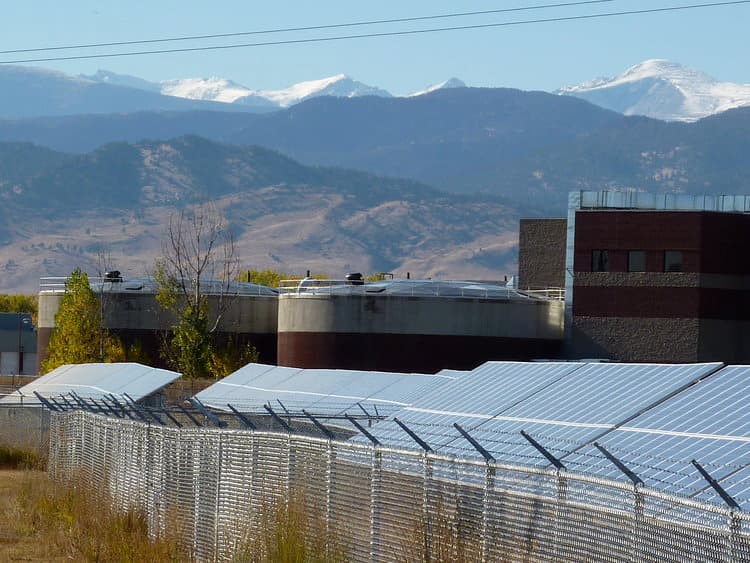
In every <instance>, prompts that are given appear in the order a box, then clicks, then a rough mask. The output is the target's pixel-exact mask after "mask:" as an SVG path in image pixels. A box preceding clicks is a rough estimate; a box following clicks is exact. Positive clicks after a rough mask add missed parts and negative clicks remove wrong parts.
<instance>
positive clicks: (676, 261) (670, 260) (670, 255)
mask: <svg viewBox="0 0 750 563" xmlns="http://www.w3.org/2000/svg"><path fill="white" fill-rule="evenodd" d="M664 271H665V272H683V271H684V270H683V268H682V251H681V250H665V251H664Z"/></svg>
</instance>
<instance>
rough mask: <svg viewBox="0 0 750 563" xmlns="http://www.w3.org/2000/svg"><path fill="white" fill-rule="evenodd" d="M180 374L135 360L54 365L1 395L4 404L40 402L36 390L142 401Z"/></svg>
mask: <svg viewBox="0 0 750 563" xmlns="http://www.w3.org/2000/svg"><path fill="white" fill-rule="evenodd" d="M179 378H180V374H179V373H177V372H175V371H169V370H165V369H157V368H153V367H150V366H144V365H141V364H136V363H94V364H75V365H64V366H60V367H58V368H55V369H54V370H52V371H51V372H49V373H47V374H46V375H43V376H41V377H39V378H37V379H35V380H34V381H32V382H31V383H29V384H28V385H24V386H23V387H21V388H20V389H18V390H17V391H16V392H14V393H12V394H10V395H7V396H5V397H3V398H2V399H0V403H3V404H24V405H33V404H39V400H38V399H37V396H36V394H35V393H38V394H39V395H41V396H42V397H45V398H50V397H53V398H56V397H60V396H61V395H64V396H68V395H70V394H71V393H73V394H76V395H78V396H79V397H81V398H83V399H100V398H102V397H106V396H108V395H115V396H116V397H118V398H124V396H125V395H126V394H127V395H128V396H130V397H131V398H132V399H133V400H134V401H139V400H141V399H144V398H145V397H148V396H149V395H152V394H153V393H156V392H157V391H159V390H160V389H162V388H163V387H165V386H167V385H169V384H170V383H172V382H173V381H175V380H176V379H179Z"/></svg>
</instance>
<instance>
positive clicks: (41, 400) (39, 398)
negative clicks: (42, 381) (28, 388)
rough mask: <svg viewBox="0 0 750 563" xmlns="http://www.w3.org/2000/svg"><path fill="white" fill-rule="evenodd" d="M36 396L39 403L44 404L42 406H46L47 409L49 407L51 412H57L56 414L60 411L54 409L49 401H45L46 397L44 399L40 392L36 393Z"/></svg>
mask: <svg viewBox="0 0 750 563" xmlns="http://www.w3.org/2000/svg"><path fill="white" fill-rule="evenodd" d="M34 395H36V398H37V399H38V400H39V402H40V403H42V405H44V406H45V407H47V408H48V409H49V410H51V411H55V412H57V411H58V409H57V408H56V407H54V406H53V405H52V403H50V402H49V401H48V400H47V399H45V398H44V397H42V396H41V395H40V394H39V392H38V391H34Z"/></svg>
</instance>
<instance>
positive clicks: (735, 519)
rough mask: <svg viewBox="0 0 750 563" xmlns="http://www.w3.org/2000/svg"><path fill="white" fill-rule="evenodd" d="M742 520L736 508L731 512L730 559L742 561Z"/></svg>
mask: <svg viewBox="0 0 750 563" xmlns="http://www.w3.org/2000/svg"><path fill="white" fill-rule="evenodd" d="M741 528H742V521H741V520H740V517H739V515H738V514H737V512H736V511H735V510H732V511H730V512H729V560H730V561H731V562H732V563H734V562H735V561H742V553H741V548H740V545H739V541H740V538H739V536H740V530H741Z"/></svg>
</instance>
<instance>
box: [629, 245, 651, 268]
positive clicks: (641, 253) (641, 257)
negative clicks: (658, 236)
mask: <svg viewBox="0 0 750 563" xmlns="http://www.w3.org/2000/svg"><path fill="white" fill-rule="evenodd" d="M635 259H637V260H638V262H639V263H637V264H636V265H635V266H634V265H633V263H634V261H635ZM646 260H647V255H646V251H645V250H628V272H634V273H642V272H645V271H646V266H647V264H646Z"/></svg>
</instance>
